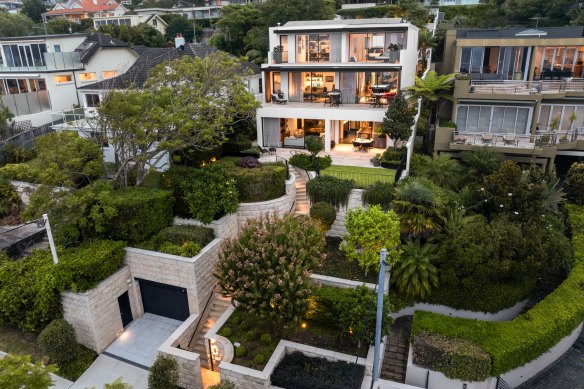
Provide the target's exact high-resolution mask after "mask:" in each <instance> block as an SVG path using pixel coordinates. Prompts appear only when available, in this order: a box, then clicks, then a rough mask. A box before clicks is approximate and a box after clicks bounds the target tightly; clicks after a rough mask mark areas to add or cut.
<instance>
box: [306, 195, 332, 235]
mask: <svg viewBox="0 0 584 389" xmlns="http://www.w3.org/2000/svg"><path fill="white" fill-rule="evenodd" d="M310 217H311V218H313V219H314V220H316V221H318V222H320V224H321V225H322V226H323V228H324V231H325V232H326V231H328V230H330V229H331V227H332V225H333V223H334V222H335V219H336V218H337V210H336V209H335V207H334V206H332V205H331V204H329V203H327V202H324V201H319V202H318V203H314V204H313V205H312V207H310Z"/></svg>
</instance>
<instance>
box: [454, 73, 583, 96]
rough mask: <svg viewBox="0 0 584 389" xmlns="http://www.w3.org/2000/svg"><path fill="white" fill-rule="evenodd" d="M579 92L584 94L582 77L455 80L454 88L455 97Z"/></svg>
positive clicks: (557, 94)
mask: <svg viewBox="0 0 584 389" xmlns="http://www.w3.org/2000/svg"><path fill="white" fill-rule="evenodd" d="M581 94H582V95H584V79H583V78H577V79H576V78H565V79H562V80H541V81H511V80H491V81H486V80H480V81H479V80H477V81H475V80H456V84H455V88H454V97H456V98H473V97H474V98H478V97H479V96H478V95H489V96H490V98H497V97H499V98H507V99H508V98H509V96H510V95H512V96H513V97H514V98H516V99H518V100H534V99H541V98H561V97H565V96H566V95H574V96H579V95H581ZM497 95H498V96H497Z"/></svg>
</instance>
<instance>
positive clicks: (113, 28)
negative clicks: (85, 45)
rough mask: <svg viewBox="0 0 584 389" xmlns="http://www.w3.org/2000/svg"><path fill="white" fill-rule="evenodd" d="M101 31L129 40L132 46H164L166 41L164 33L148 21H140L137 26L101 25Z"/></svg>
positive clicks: (125, 40)
mask: <svg viewBox="0 0 584 389" xmlns="http://www.w3.org/2000/svg"><path fill="white" fill-rule="evenodd" d="M92 27H93V26H92ZM99 31H100V32H103V33H106V34H108V35H111V36H112V37H114V38H116V39H119V40H122V41H124V42H127V43H129V44H130V45H132V46H134V45H144V46H147V47H162V45H164V43H165V39H164V35H162V34H161V33H160V31H158V30H157V29H156V28H154V27H152V26H150V25H148V24H146V23H140V24H138V25H137V26H127V25H115V24H108V25H105V26H99Z"/></svg>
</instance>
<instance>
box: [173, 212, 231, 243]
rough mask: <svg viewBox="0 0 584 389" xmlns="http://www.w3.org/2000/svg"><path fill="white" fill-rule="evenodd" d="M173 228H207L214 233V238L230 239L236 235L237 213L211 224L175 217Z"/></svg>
mask: <svg viewBox="0 0 584 389" xmlns="http://www.w3.org/2000/svg"><path fill="white" fill-rule="evenodd" d="M172 224H173V225H175V226H181V225H186V226H202V227H208V228H211V229H213V231H215V237H216V238H232V237H234V236H235V235H237V231H238V226H237V213H231V214H229V215H225V216H223V217H222V218H220V219H218V220H213V221H212V222H211V223H203V222H202V221H199V220H196V219H186V218H181V217H177V216H175V217H174V219H173V222H172Z"/></svg>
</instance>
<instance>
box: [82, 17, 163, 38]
mask: <svg viewBox="0 0 584 389" xmlns="http://www.w3.org/2000/svg"><path fill="white" fill-rule="evenodd" d="M142 23H146V24H147V25H149V26H151V27H154V28H155V29H157V30H158V31H159V32H160V33H161V34H163V35H164V34H165V33H166V26H167V25H168V24H167V23H166V22H165V21H164V19H162V18H161V17H160V16H158V15H127V14H126V15H121V16H98V17H95V18H93V26H94V27H95V29H96V30H97V29H99V28H100V27H102V26H107V25H114V26H137V25H139V24H142Z"/></svg>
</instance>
